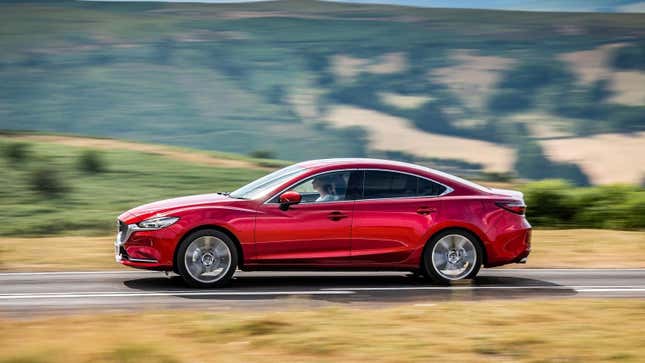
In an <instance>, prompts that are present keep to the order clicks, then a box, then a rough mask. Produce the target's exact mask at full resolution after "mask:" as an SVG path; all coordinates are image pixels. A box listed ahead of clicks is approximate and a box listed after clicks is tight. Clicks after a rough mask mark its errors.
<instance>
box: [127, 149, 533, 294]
mask: <svg viewBox="0 0 645 363" xmlns="http://www.w3.org/2000/svg"><path fill="white" fill-rule="evenodd" d="M316 188H317V189H316ZM524 210H525V206H524V202H523V197H522V194H521V193H520V192H516V191H510V190H503V189H491V188H486V187H483V186H480V185H477V184H475V183H472V182H469V181H466V180H464V179H461V178H458V177H455V176H452V175H449V174H446V173H443V172H440V171H437V170H433V169H430V168H426V167H422V166H418V165H414V164H409V163H403V162H395V161H387V160H376V159H324V160H312V161H306V162H301V163H298V164H294V165H291V166H289V167H286V168H283V169H280V170H278V171H276V172H274V173H271V174H269V175H267V176H265V177H263V178H260V179H258V180H256V181H254V182H252V183H250V184H248V185H246V186H244V187H242V188H240V189H238V190H237V191H235V192H232V193H230V194H227V193H215V194H205V195H196V196H189V197H181V198H175V199H168V200H163V201H159V202H154V203H150V204H146V205H142V206H139V207H136V208H134V209H131V210H129V211H127V212H125V213H123V214H121V215H120V216H119V217H118V225H119V232H118V235H117V240H116V243H115V248H116V251H115V252H116V259H117V261H119V262H120V263H122V264H124V265H127V266H131V267H136V268H143V269H152V270H162V271H175V272H178V273H180V274H182V276H184V278H185V279H186V281H187V282H189V283H190V284H192V285H194V286H200V287H208V286H219V285H222V284H224V283H226V282H227V281H228V280H230V278H231V276H232V274H233V273H234V271H230V270H231V269H233V270H234V269H236V268H239V269H242V270H278V269H299V270H318V269H322V270H347V269H354V270H355V269H359V270H409V271H415V272H422V273H424V274H426V275H428V276H430V277H432V278H433V279H434V280H437V281H440V282H446V281H449V280H458V279H461V278H471V277H474V275H476V273H477V271H478V270H479V267H480V266H481V265H484V266H486V267H492V266H499V265H504V264H508V263H516V262H524V261H525V260H526V257H527V256H528V254H529V252H530V236H531V226H530V224H529V223H528V222H527V220H526V218H525V216H524ZM191 240H196V241H198V242H196V243H192V244H191V242H190V241H191ZM430 248H432V251H430V250H429V249H430ZM466 259H469V261H468V262H464V261H465V260H466ZM455 261H456V262H455ZM462 263H463V264H464V266H462V267H463V268H465V270H464V269H463V268H461V267H460V268H459V271H460V272H459V274H453V275H451V273H444V272H445V271H448V270H449V268H455V269H456V266H458V265H461V264H462ZM442 264H443V265H442ZM193 265H194V266H193ZM216 265H217V266H219V267H218V269H222V271H219V272H217V273H215V272H208V270H209V269H215V266H216ZM440 266H443V267H444V270H441V267H440ZM189 267H191V268H193V271H192V272H191V271H189V270H190V269H189ZM433 267H434V268H433ZM224 268H226V269H228V270H226V271H224V270H223V269H224ZM442 271H444V272H442ZM207 273H211V274H212V275H213V276H214V275H216V274H217V276H215V277H213V276H210V277H209V278H206V277H204V278H203V279H202V278H200V277H199V276H198V275H200V274H207Z"/></svg>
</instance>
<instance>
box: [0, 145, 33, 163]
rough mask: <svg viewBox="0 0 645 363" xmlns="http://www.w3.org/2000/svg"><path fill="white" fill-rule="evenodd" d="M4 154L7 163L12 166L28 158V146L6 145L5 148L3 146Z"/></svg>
mask: <svg viewBox="0 0 645 363" xmlns="http://www.w3.org/2000/svg"><path fill="white" fill-rule="evenodd" d="M4 154H5V157H6V158H7V159H8V160H9V162H11V163H13V164H18V163H20V162H23V161H25V160H27V158H28V157H29V144H25V143H23V142H14V143H10V144H7V146H5V150H4Z"/></svg>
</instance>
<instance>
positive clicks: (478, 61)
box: [431, 49, 514, 109]
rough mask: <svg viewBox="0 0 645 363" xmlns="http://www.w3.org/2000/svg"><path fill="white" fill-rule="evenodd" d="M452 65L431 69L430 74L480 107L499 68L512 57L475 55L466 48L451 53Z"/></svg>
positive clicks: (495, 79)
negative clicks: (453, 63)
mask: <svg viewBox="0 0 645 363" xmlns="http://www.w3.org/2000/svg"><path fill="white" fill-rule="evenodd" d="M452 59H453V60H454V61H455V63H456V64H455V65H454V66H451V67H444V68H438V69H436V70H434V71H433V72H432V74H431V77H432V78H433V79H435V80H436V81H438V82H440V83H443V84H444V85H446V86H447V87H449V88H450V89H451V90H452V91H453V92H454V93H455V94H457V95H459V97H461V98H462V101H464V103H465V104H466V105H468V106H469V107H472V108H475V109H482V108H483V107H484V105H485V103H486V99H487V98H488V95H489V94H490V92H491V91H492V90H493V89H494V86H495V84H496V83H497V81H498V80H499V77H500V74H501V72H502V71H504V70H506V69H507V68H508V67H510V66H511V65H512V64H513V63H514V60H513V59H510V58H504V57H496V56H482V55H477V54H476V53H475V52H472V51H470V50H465V49H464V50H456V51H454V52H453V54H452Z"/></svg>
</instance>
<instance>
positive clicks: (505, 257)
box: [485, 223, 531, 267]
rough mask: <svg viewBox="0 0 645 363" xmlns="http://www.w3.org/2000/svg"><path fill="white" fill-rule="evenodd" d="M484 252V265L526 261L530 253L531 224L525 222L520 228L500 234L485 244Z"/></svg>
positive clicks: (492, 265)
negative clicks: (485, 254)
mask: <svg viewBox="0 0 645 363" xmlns="http://www.w3.org/2000/svg"><path fill="white" fill-rule="evenodd" d="M486 252H487V261H486V265H485V267H495V266H501V265H506V264H509V263H526V260H527V258H528V256H529V255H530V254H531V226H530V225H529V224H528V223H526V225H525V226H523V227H522V228H518V229H516V230H512V231H508V232H505V233H503V234H501V235H500V236H498V238H497V239H496V240H495V241H494V242H491V243H489V244H488V245H487V246H486Z"/></svg>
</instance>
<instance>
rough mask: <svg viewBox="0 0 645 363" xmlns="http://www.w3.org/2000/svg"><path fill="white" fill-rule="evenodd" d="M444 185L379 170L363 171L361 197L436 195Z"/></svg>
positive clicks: (441, 190)
mask: <svg viewBox="0 0 645 363" xmlns="http://www.w3.org/2000/svg"><path fill="white" fill-rule="evenodd" d="M445 191H446V187H445V186H443V185H441V184H438V183H435V182H433V181H431V180H428V179H424V178H419V177H416V176H414V175H410V174H403V173H397V172H390V171H381V170H367V171H365V181H364V183H363V199H378V198H404V197H417V196H437V195H441V194H442V193H443V192H445Z"/></svg>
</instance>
